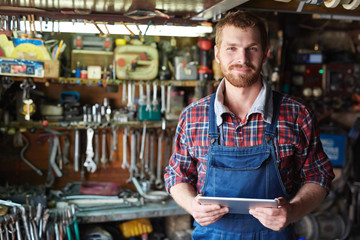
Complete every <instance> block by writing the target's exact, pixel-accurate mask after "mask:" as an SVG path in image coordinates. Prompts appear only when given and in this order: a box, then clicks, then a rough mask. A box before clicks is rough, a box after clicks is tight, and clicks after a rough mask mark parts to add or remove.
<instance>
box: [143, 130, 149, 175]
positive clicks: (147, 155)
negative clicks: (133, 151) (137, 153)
mask: <svg viewBox="0 0 360 240" xmlns="http://www.w3.org/2000/svg"><path fill="white" fill-rule="evenodd" d="M149 151H150V134H146V140H145V150H144V154H145V164H144V170H145V172H146V173H149V160H150V152H149Z"/></svg>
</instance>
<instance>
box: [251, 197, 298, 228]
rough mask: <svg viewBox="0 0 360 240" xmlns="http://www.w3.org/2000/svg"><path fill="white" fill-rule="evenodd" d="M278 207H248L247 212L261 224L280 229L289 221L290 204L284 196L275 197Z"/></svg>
mask: <svg viewBox="0 0 360 240" xmlns="http://www.w3.org/2000/svg"><path fill="white" fill-rule="evenodd" d="M277 201H278V206H279V207H278V208H269V207H258V208H255V209H250V210H249V213H250V214H251V215H253V216H254V217H255V218H257V219H258V220H259V221H260V222H261V224H262V225H264V226H265V227H267V228H269V229H271V230H274V231H281V230H283V229H284V228H285V227H286V226H287V225H289V223H291V219H290V217H289V216H291V213H290V212H291V210H292V206H291V205H290V204H289V202H288V201H287V200H286V199H285V198H282V197H281V198H277Z"/></svg>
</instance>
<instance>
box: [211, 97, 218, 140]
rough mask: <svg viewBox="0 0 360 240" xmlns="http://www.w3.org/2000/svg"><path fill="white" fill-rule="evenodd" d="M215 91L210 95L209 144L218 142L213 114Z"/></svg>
mask: <svg viewBox="0 0 360 240" xmlns="http://www.w3.org/2000/svg"><path fill="white" fill-rule="evenodd" d="M215 95H216V94H215V93H213V94H211V96H210V109H209V137H210V144H212V145H218V144H219V133H218V129H217V124H216V116H215Z"/></svg>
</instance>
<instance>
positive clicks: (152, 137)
mask: <svg viewBox="0 0 360 240" xmlns="http://www.w3.org/2000/svg"><path fill="white" fill-rule="evenodd" d="M154 142H155V134H154V132H151V135H150V183H151V184H153V183H154V182H155V168H154V162H155V152H154V149H155V148H154Z"/></svg>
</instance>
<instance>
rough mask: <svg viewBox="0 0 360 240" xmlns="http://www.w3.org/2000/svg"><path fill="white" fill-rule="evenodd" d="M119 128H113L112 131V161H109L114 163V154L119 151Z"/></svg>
mask: <svg viewBox="0 0 360 240" xmlns="http://www.w3.org/2000/svg"><path fill="white" fill-rule="evenodd" d="M117 130H118V129H117V127H116V126H113V127H112V130H111V133H112V135H111V144H110V145H111V148H110V159H109V161H110V162H112V161H113V160H114V154H115V151H116V150H117Z"/></svg>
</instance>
